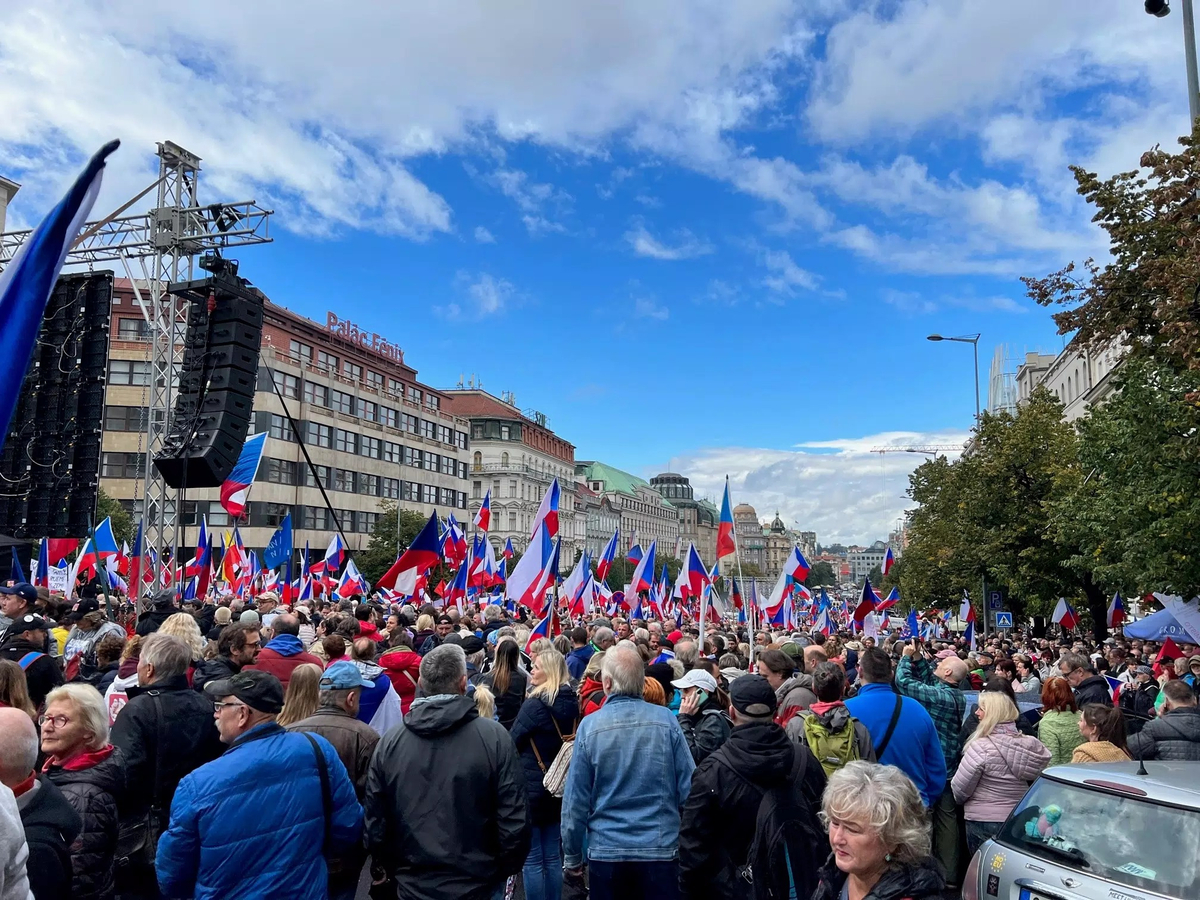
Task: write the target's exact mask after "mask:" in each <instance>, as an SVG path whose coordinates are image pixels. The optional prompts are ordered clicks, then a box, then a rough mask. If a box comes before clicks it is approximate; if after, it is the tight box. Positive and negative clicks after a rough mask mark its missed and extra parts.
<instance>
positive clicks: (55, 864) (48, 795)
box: [17, 776, 83, 900]
mask: <svg viewBox="0 0 1200 900" xmlns="http://www.w3.org/2000/svg"><path fill="white" fill-rule="evenodd" d="M17 808H18V809H19V810H20V811H21V824H22V825H23V826H24V827H25V841H26V842H27V843H28V844H29V863H28V866H27V868H28V871H29V888H30V890H32V891H33V896H34V897H36V898H37V900H50V898H52V897H69V896H71V877H72V876H71V851H70V848H71V844H72V843H74V842H75V838H77V837H78V836H79V831H80V829H81V828H83V819H81V818H80V816H79V813H77V812H75V810H74V808H72V806H71V804H70V803H68V802H67V798H66V797H64V796H63V793H62V791H60V790H59V789H58V788H57V787H55V786H54V782H52V781H49V780H48V779H47V778H46V777H45V776H42V777H41V778H39V779H38V780H37V781H36V782H35V783H34V784H33V786H32V787H31V788H30V789H29V790H28V791H26V792H25V793H23V794H21V796H19V797H18V798H17Z"/></svg>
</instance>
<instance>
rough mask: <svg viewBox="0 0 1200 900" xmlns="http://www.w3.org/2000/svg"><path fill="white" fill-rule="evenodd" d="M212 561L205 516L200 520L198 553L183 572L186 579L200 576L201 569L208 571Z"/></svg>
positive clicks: (197, 542)
mask: <svg viewBox="0 0 1200 900" xmlns="http://www.w3.org/2000/svg"><path fill="white" fill-rule="evenodd" d="M211 559H212V548H211V547H210V546H209V543H208V517H207V516H205V517H204V518H202V519H201V520H200V534H199V536H198V537H197V538H196V552H195V554H193V556H192V558H191V559H190V560H188V563H187V565H186V567H185V568H184V570H183V574H184V577H185V578H193V577H195V576H196V575H199V574H200V570H201V569H206V570H207V569H208V563H209V560H211Z"/></svg>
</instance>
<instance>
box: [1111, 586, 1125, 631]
mask: <svg viewBox="0 0 1200 900" xmlns="http://www.w3.org/2000/svg"><path fill="white" fill-rule="evenodd" d="M1107 619H1108V627H1109V628H1119V627H1120V626H1121V625H1123V624H1124V622H1125V602H1124V601H1123V600H1122V599H1121V592H1120V591H1117V592H1116V593H1115V594H1113V598H1112V602H1111V603H1109V604H1108V615H1107Z"/></svg>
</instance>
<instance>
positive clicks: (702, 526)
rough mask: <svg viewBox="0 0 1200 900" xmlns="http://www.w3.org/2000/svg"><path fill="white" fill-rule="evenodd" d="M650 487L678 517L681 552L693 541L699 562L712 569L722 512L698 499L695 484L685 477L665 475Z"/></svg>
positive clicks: (668, 473) (655, 479) (659, 477)
mask: <svg viewBox="0 0 1200 900" xmlns="http://www.w3.org/2000/svg"><path fill="white" fill-rule="evenodd" d="M650 486H651V487H652V488H654V489H655V490H657V491H658V492H659V493H660V494H662V496H663V497H664V498H665V499H666V500H667V502H668V503H670V504H671V505H672V506H673V507H675V509H676V511H677V512H678V514H679V538H680V543H681V549H680V552H683V551H684V550H686V549H687V545H688V542H689V541H690V542H691V543H693V544H695V545H696V552H697V553H699V554H700V559H701V560H703V561H704V564H705V565H706V566H708V567H709V569H711V568H712V565H713V563H714V562H715V561H716V556H717V525H718V523H719V521H720V518H721V513H720V511H719V510H718V509H717V508H716V507H715V506H714V505H713V504H712V503H710V502H709V501H707V500H697V499H696V498H695V494H694V492H693V490H692V483H691V482H690V481H688V479H687V477H686V476H684V475H678V474H676V473H674V472H663V473H662V474H661V475H655V476H654V477H653V478H651V479H650Z"/></svg>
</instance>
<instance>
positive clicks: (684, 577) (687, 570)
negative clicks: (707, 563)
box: [678, 543, 708, 600]
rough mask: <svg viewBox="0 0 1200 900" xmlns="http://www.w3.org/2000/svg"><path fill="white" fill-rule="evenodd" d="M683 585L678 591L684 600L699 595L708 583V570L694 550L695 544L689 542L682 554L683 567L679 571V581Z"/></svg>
mask: <svg viewBox="0 0 1200 900" xmlns="http://www.w3.org/2000/svg"><path fill="white" fill-rule="evenodd" d="M678 583H680V584H682V585H683V588H682V590H681V591H680V593H681V595H682V597H683V599H684V600H687V599H690V598H692V597H699V596H700V595H701V593H703V591H704V586H705V585H706V584H707V583H708V570H707V569H705V568H704V563H703V562H702V561H701V559H700V554H699V553H697V552H696V545H695V544H692V543H689V544H688V548H687V553H686V554H685V556H684V560H683V568H682V569H680V571H679V582H678Z"/></svg>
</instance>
